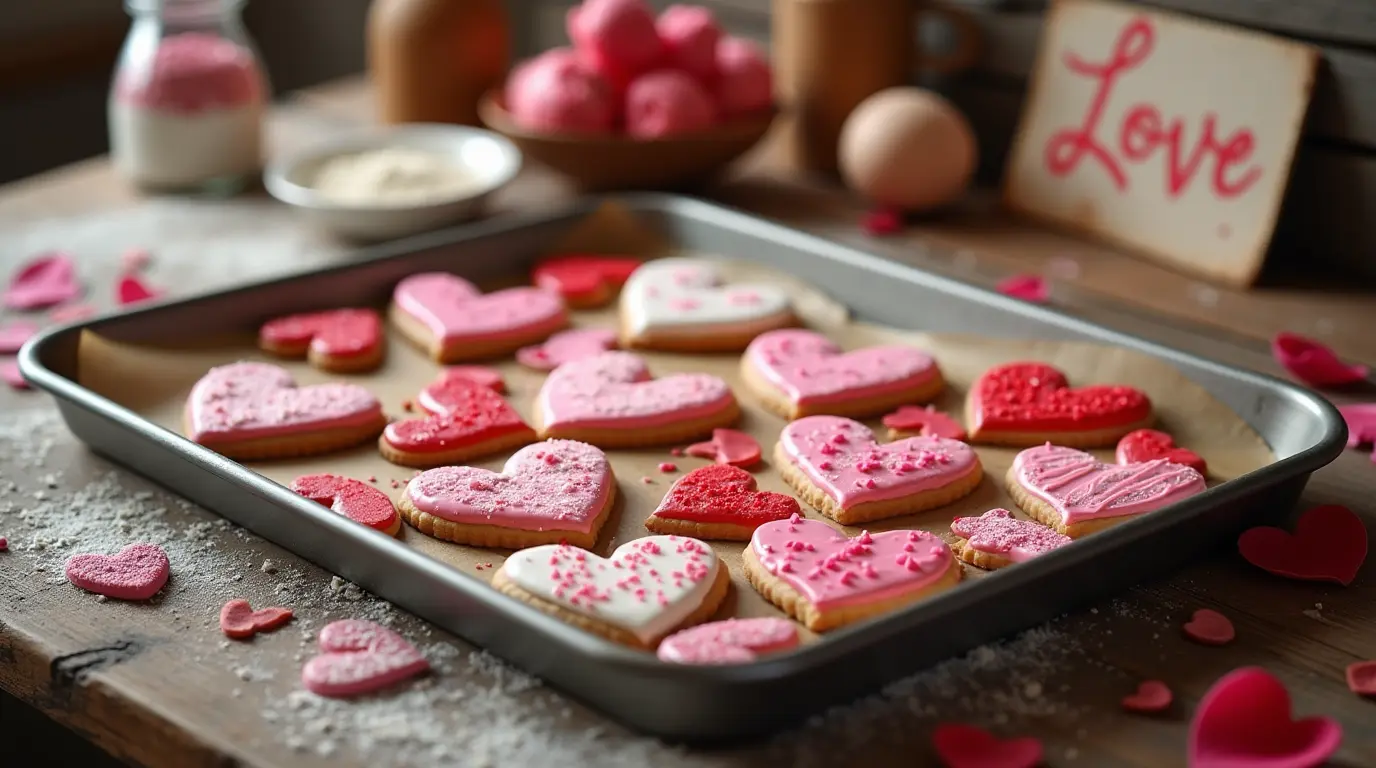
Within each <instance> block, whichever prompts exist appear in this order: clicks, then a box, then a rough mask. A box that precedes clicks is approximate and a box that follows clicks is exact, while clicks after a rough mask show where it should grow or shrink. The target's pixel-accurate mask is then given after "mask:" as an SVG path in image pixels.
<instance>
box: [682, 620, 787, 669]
mask: <svg viewBox="0 0 1376 768" xmlns="http://www.w3.org/2000/svg"><path fill="white" fill-rule="evenodd" d="M796 645H798V625H797V624H794V623H793V622H791V621H788V620H786V619H776V618H773V617H762V618H756V619H726V620H725V621H712V622H708V623H706V624H699V625H698V626H696V627H693V628H691V629H685V630H683V631H682V632H675V633H674V634H672V635H669V636H668V637H666V638H664V642H662V643H660V644H659V649H658V650H657V651H656V655H658V656H659V658H660V659H662V660H663V661H671V662H673V663H675V664H749V663H750V662H752V661H754V660H755V659H756V657H757V656H759V655H760V654H763V653H775V652H778V651H784V650H788V649H789V648H793V647H794V646H796Z"/></svg>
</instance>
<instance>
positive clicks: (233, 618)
mask: <svg viewBox="0 0 1376 768" xmlns="http://www.w3.org/2000/svg"><path fill="white" fill-rule="evenodd" d="M289 621H291V609H290V608H277V607H273V608H264V609H262V610H258V611H255V610H253V607H252V606H251V605H249V602H248V601H247V600H230V601H229V602H227V603H225V604H224V607H223V608H221V609H220V631H221V632H223V633H225V637H232V638H234V639H235V640H246V639H248V638H250V637H253V636H254V635H256V634H258V633H259V632H271V631H272V630H274V629H277V628H278V627H280V626H282V625H283V624H286V623H287V622H289Z"/></svg>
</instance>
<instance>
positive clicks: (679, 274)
mask: <svg viewBox="0 0 1376 768" xmlns="http://www.w3.org/2000/svg"><path fill="white" fill-rule="evenodd" d="M788 311H789V300H788V295H787V294H786V293H784V292H783V291H782V290H780V289H779V288H777V287H775V286H773V285H768V284H757V283H750V284H744V283H742V284H733V285H730V286H723V285H722V278H721V274H720V273H719V272H718V271H717V268H716V267H715V266H714V265H713V264H712V263H711V262H709V261H705V260H703V259H691V258H675V259H657V260H655V261H650V262H646V263H645V264H643V265H641V267H640V268H639V269H637V270H636V271H635V272H634V273H633V274H632V275H631V277H630V279H629V280H627V281H626V287H625V288H624V289H623V290H622V291H621V312H622V320H623V322H624V323H625V327H626V330H627V331H629V332H630V333H631V334H632V335H637V334H641V333H644V332H646V331H647V330H650V329H652V328H664V327H679V328H692V327H711V326H722V325H730V324H740V323H745V324H749V323H752V322H757V321H760V320H763V319H765V318H769V317H773V316H778V315H781V314H784V313H786V312H788Z"/></svg>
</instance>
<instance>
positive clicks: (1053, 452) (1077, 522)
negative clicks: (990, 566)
mask: <svg viewBox="0 0 1376 768" xmlns="http://www.w3.org/2000/svg"><path fill="white" fill-rule="evenodd" d="M1204 490H1205V483H1204V476H1203V475H1201V474H1199V473H1198V472H1196V471H1195V470H1194V469H1192V468H1190V467H1187V466H1184V465H1183V464H1172V463H1171V462H1169V461H1167V460H1165V459H1153V460H1151V461H1143V462H1139V463H1136V464H1105V463H1104V462H1102V461H1099V460H1098V459H1096V458H1094V456H1092V455H1090V454H1088V453H1085V452H1084V451H1077V450H1075V449H1074V448H1064V447H1062V446H1059V445H1051V444H1050V443H1047V444H1046V445H1040V446H1037V447H1035V448H1028V449H1026V450H1024V451H1022V452H1021V453H1019V454H1018V455H1017V458H1015V459H1014V460H1013V466H1012V467H1011V468H1009V470H1008V493H1009V495H1011V496H1012V497H1013V500H1014V501H1016V502H1017V503H1018V506H1020V507H1022V509H1023V511H1024V512H1026V513H1027V514H1028V515H1029V516H1031V517H1032V518H1033V519H1035V520H1037V521H1039V522H1041V523H1043V524H1045V525H1047V526H1050V527H1051V528H1053V529H1055V530H1056V531H1058V532H1060V533H1063V534H1065V535H1067V536H1069V537H1070V538H1072V539H1076V538H1079V537H1081V536H1085V535H1087V534H1090V533H1094V532H1095V531H1100V530H1103V529H1105V528H1108V527H1110V526H1112V525H1115V524H1117V523H1121V522H1124V521H1127V520H1131V519H1132V518H1134V517H1136V516H1138V515H1144V514H1146V513H1148V512H1153V511H1155V510H1158V509H1161V508H1162V507H1167V506H1170V505H1171V504H1174V503H1176V502H1178V501H1182V500H1184V499H1187V498H1189V497H1191V496H1194V495H1195V494H1198V493H1203V492H1204Z"/></svg>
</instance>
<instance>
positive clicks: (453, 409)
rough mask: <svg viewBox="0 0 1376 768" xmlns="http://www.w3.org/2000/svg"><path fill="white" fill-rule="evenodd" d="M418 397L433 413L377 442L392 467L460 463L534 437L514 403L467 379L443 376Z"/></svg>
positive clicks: (398, 425)
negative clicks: (395, 465) (512, 405)
mask: <svg viewBox="0 0 1376 768" xmlns="http://www.w3.org/2000/svg"><path fill="white" fill-rule="evenodd" d="M416 399H417V401H418V402H419V403H420V406H421V407H422V408H424V409H425V410H426V411H429V413H430V415H428V416H426V417H424V418H420V419H403V420H401V421H394V422H392V423H391V424H388V425H387V428H386V429H384V430H383V431H382V436H381V437H379V438H378V450H380V451H382V455H383V457H385V458H386V459H387V460H388V461H390V462H392V463H393V464H400V465H402V466H405V467H438V466H443V465H445V464H456V463H459V462H462V461H467V460H469V459H472V458H476V457H478V456H486V455H487V454H490V453H495V452H497V451H502V450H505V449H507V448H513V447H515V446H518V445H525V444H526V443H529V442H531V441H532V440H534V439H535V430H533V429H531V428H530V425H528V424H526V423H525V421H524V420H523V419H522V418H521V415H520V414H519V413H517V412H516V409H515V408H512V407H511V404H510V403H508V402H507V401H506V400H505V399H503V398H502V396H501V395H499V394H497V393H496V392H495V391H493V389H492V388H491V387H489V386H486V385H484V384H481V383H479V382H477V381H474V380H473V379H471V378H469V377H468V376H463V375H454V374H448V375H444V376H441V377H440V378H439V379H438V380H437V381H435V382H434V383H432V384H430V385H429V386H427V387H426V388H425V389H424V390H423V391H421V393H420V396H419V397H418V398H416Z"/></svg>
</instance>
